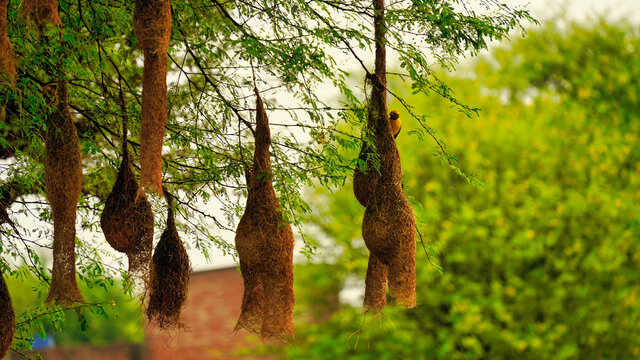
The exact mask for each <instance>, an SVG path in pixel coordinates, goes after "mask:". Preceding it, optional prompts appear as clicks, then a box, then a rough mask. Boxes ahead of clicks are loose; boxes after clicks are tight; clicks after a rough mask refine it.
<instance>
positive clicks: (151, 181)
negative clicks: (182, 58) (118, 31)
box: [133, 0, 171, 194]
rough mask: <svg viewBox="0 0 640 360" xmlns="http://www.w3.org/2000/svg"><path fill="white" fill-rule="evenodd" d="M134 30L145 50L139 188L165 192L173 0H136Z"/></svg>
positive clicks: (160, 192) (141, 46)
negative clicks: (165, 145) (168, 77)
mask: <svg viewBox="0 0 640 360" xmlns="http://www.w3.org/2000/svg"><path fill="white" fill-rule="evenodd" d="M133 29H134V31H135V34H136V39H137V41H138V44H139V45H140V48H142V50H143V52H144V68H143V73H142V118H141V121H140V189H141V191H144V190H145V189H147V188H151V189H152V190H154V191H156V192H157V193H159V194H162V140H163V138H164V132H165V129H164V127H165V124H166V122H167V111H166V109H167V80H166V78H167V48H168V46H169V39H170V37H171V2H170V1H169V0H136V2H135V8H134V12H133Z"/></svg>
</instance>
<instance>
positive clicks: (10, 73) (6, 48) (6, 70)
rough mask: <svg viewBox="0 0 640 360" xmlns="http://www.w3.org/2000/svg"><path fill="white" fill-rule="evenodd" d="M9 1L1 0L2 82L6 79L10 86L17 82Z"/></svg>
mask: <svg viewBox="0 0 640 360" xmlns="http://www.w3.org/2000/svg"><path fill="white" fill-rule="evenodd" d="M8 4H9V1H8V0H0V81H2V82H4V78H5V77H6V78H7V79H8V80H9V83H10V84H13V83H14V82H15V81H16V63H15V57H14V55H13V48H11V42H9V32H8V31H9V30H8V24H7V23H8V20H7V5H8Z"/></svg>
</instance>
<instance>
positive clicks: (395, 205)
mask: <svg viewBox="0 0 640 360" xmlns="http://www.w3.org/2000/svg"><path fill="white" fill-rule="evenodd" d="M374 7H375V9H376V12H375V14H376V15H375V17H374V28H375V34H374V36H375V40H376V60H375V62H376V64H375V66H376V71H375V75H372V76H370V79H369V80H370V81H371V84H372V90H371V107H372V111H373V119H374V124H373V125H374V133H375V138H376V150H377V151H378V155H379V156H380V178H379V179H378V181H377V182H376V184H375V187H374V189H373V192H372V193H371V196H370V198H369V201H368V203H367V207H366V210H365V213H364V218H363V219H362V237H363V238H364V242H365V244H366V245H367V248H368V249H369V251H370V255H369V256H370V257H369V268H368V269H367V278H366V280H365V284H366V288H365V298H364V307H365V309H366V310H380V309H382V308H383V307H384V306H385V305H386V297H385V291H384V289H385V287H386V284H387V281H388V286H389V293H390V294H391V297H392V298H394V299H395V300H396V302H397V303H398V304H400V305H404V306H407V307H415V305H416V295H415V287H416V265H415V262H416V261H415V254H416V243H415V233H416V224H415V218H414V215H413V210H412V209H411V205H410V204H409V201H408V200H407V198H406V196H405V195H404V192H403V191H402V168H401V164H400V153H399V152H398V147H397V146H396V142H395V140H394V138H393V134H392V132H391V124H390V123H389V113H388V111H387V93H386V85H387V82H386V61H385V59H386V54H385V48H384V24H383V23H382V18H383V15H384V0H374ZM385 275H386V276H385Z"/></svg>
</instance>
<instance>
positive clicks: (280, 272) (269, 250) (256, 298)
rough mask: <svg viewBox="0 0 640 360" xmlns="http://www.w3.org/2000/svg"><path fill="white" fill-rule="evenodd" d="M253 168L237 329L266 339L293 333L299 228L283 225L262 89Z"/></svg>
mask: <svg viewBox="0 0 640 360" xmlns="http://www.w3.org/2000/svg"><path fill="white" fill-rule="evenodd" d="M255 93H256V112H257V114H256V129H255V151H254V158H253V167H252V168H251V170H249V171H247V174H248V176H247V178H248V196H247V204H246V208H245V212H244V214H243V216H242V218H241V219H240V223H239V224H238V228H237V229H236V239H235V242H236V250H237V251H238V256H239V258H240V270H241V272H242V278H243V280H244V296H243V298H242V312H241V314H240V317H239V318H238V322H237V325H236V330H237V329H240V328H244V329H247V330H249V331H252V332H255V333H259V334H261V336H262V337H263V338H270V337H276V338H280V339H286V338H288V337H290V336H293V303H294V294H293V231H292V230H291V226H290V225H289V224H283V214H282V212H281V211H280V210H278V209H279V208H281V206H280V201H279V200H278V198H277V197H276V193H275V191H274V189H273V184H272V180H271V160H270V155H269V146H270V144H271V134H270V131H269V119H268V118H267V114H266V111H265V109H264V104H263V102H262V99H261V97H260V94H259V92H258V90H257V89H256V90H255Z"/></svg>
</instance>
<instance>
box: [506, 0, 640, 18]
mask: <svg viewBox="0 0 640 360" xmlns="http://www.w3.org/2000/svg"><path fill="white" fill-rule="evenodd" d="M501 2H502V3H505V4H507V5H509V6H521V5H525V6H527V8H528V9H530V10H531V15H532V16H533V17H534V18H536V19H538V20H540V21H542V20H545V19H548V18H549V17H551V16H553V15H554V14H558V13H560V12H562V11H565V12H566V13H567V15H569V17H570V18H573V19H577V20H584V19H586V18H589V17H596V16H598V15H599V14H603V13H607V14H608V16H609V17H611V18H612V19H620V18H625V17H626V18H628V19H629V20H631V21H633V22H635V23H640V10H639V9H638V5H640V2H639V1H638V0H502V1H501Z"/></svg>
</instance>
